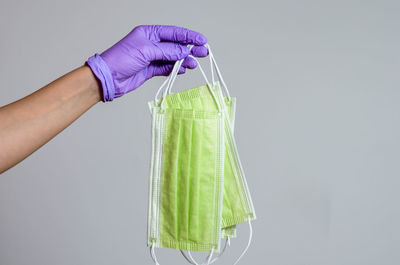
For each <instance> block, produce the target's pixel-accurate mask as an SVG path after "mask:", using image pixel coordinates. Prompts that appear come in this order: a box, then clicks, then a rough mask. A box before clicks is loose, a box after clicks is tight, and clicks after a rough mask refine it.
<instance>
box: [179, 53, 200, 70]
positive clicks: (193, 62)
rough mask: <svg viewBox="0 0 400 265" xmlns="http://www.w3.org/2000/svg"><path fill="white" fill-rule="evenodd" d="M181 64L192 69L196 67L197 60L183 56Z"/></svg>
mask: <svg viewBox="0 0 400 265" xmlns="http://www.w3.org/2000/svg"><path fill="white" fill-rule="evenodd" d="M182 66H183V67H185V68H189V69H194V68H196V67H197V61H196V60H195V59H194V58H192V57H190V56H188V57H186V58H185V60H183V63H182Z"/></svg>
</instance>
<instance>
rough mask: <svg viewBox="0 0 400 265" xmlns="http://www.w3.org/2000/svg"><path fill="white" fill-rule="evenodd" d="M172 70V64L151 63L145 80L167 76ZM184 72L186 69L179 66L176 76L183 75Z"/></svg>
mask: <svg viewBox="0 0 400 265" xmlns="http://www.w3.org/2000/svg"><path fill="white" fill-rule="evenodd" d="M173 68H174V64H173V63H162V62H153V63H151V64H150V65H149V69H148V71H147V72H148V76H147V78H151V77H153V76H168V75H169V74H170V73H171V71H172V69H173ZM185 72H186V68H185V67H183V66H181V67H180V68H179V71H178V74H184V73H185Z"/></svg>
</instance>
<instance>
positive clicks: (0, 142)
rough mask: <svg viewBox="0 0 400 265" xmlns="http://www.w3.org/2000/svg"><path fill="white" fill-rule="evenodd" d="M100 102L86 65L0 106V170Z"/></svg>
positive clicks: (97, 91) (27, 154) (37, 146)
mask: <svg viewBox="0 0 400 265" xmlns="http://www.w3.org/2000/svg"><path fill="white" fill-rule="evenodd" d="M99 101H100V92H99V84H98V82H97V80H96V78H95V77H94V75H93V73H92V72H91V70H90V68H89V67H88V66H82V67H80V68H77V69H76V70H74V71H72V72H70V73H68V74H66V75H64V76H62V77H60V78H59V79H57V80H55V81H53V82H52V83H50V84H48V85H46V86H45V87H43V88H41V89H39V90H38V91H36V92H34V93H33V94H31V95H29V96H27V97H25V98H23V99H21V100H18V101H16V102H14V103H11V104H9V105H6V106H4V107H1V108H0V173H2V172H4V171H5V170H7V169H9V168H10V167H12V166H14V165H15V164H17V163H18V162H20V161H22V160H23V159H25V158H26V157H27V156H29V155H30V154H31V153H33V152H34V151H35V150H37V149H38V148H39V147H41V146H42V145H44V144H45V143H46V142H48V141H49V140H50V139H52V138H53V137H54V136H56V135H57V134H58V133H59V132H61V131H62V130H63V129H65V128H66V127H67V126H68V125H70V124H71V123H72V122H73V121H75V120H76V119H77V118H78V117H79V116H81V115H82V114H83V113H84V112H86V111H87V110H88V109H89V108H90V107H92V106H93V105H94V104H96V103H97V102H99Z"/></svg>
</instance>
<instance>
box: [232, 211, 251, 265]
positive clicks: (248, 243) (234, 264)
mask: <svg viewBox="0 0 400 265" xmlns="http://www.w3.org/2000/svg"><path fill="white" fill-rule="evenodd" d="M247 221H248V223H249V241H248V242H247V246H246V248H245V249H244V250H243V252H242V254H240V256H239V258H238V259H237V260H236V261H235V263H233V265H236V264H237V263H238V262H239V260H240V259H241V258H242V257H243V256H244V254H245V253H246V251H247V250H248V249H249V247H250V244H251V238H252V236H253V228H252V227H251V221H250V215H249V217H248V219H247Z"/></svg>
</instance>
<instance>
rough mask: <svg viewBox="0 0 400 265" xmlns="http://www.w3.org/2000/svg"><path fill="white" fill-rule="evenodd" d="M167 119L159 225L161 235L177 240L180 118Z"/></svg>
mask: <svg viewBox="0 0 400 265" xmlns="http://www.w3.org/2000/svg"><path fill="white" fill-rule="evenodd" d="M167 120H168V122H167V123H166V124H168V127H167V128H166V134H165V138H164V150H163V153H168V156H164V160H163V177H162V184H161V187H162V189H163V190H164V191H165V192H163V193H162V194H161V202H162V209H161V210H162V214H161V216H162V217H163V218H164V219H165V220H164V219H161V225H162V227H163V229H161V232H165V233H166V235H161V236H165V237H166V238H170V239H171V240H172V239H175V240H177V238H176V235H177V234H178V231H177V230H178V223H177V218H178V216H177V214H178V213H179V208H178V204H177V194H178V193H179V190H178V188H179V186H178V179H177V174H178V156H179V139H180V138H179V137H176V135H179V134H180V126H179V123H180V120H179V119H176V118H174V117H173V116H172V115H169V116H167Z"/></svg>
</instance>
